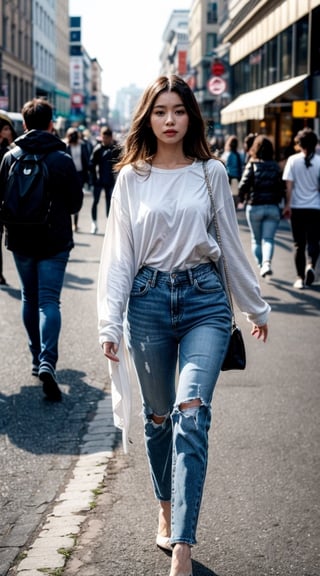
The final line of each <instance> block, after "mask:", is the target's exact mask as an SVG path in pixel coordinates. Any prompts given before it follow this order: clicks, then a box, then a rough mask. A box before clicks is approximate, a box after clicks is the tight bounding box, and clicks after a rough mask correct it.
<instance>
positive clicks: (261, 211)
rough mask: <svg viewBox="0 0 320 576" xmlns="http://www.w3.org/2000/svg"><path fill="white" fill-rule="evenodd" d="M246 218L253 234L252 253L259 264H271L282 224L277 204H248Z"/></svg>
mask: <svg viewBox="0 0 320 576" xmlns="http://www.w3.org/2000/svg"><path fill="white" fill-rule="evenodd" d="M246 218H247V222H248V226H249V228H250V233H251V251H252V254H253V256H254V258H255V260H256V262H257V264H258V266H262V264H263V263H264V262H271V260H272V257H273V252H274V239H275V234H276V232H277V229H278V226H279V222H280V209H279V206H278V205H277V204H263V205H253V206H251V205H250V204H247V207H246Z"/></svg>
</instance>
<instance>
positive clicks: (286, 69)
mask: <svg viewBox="0 0 320 576" xmlns="http://www.w3.org/2000/svg"><path fill="white" fill-rule="evenodd" d="M292 76H293V74H292V26H290V28H287V29H286V30H284V31H283V32H281V34H280V78H279V80H280V81H281V80H287V79H288V78H291V77H292Z"/></svg>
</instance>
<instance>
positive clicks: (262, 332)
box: [251, 324, 268, 342]
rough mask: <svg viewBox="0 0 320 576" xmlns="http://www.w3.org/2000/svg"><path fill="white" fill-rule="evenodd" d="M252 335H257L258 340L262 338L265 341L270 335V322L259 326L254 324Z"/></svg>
mask: <svg viewBox="0 0 320 576" xmlns="http://www.w3.org/2000/svg"><path fill="white" fill-rule="evenodd" d="M251 335H252V336H255V337H256V338H257V340H260V338H261V339H262V341H263V342H266V340H267V337H268V324H263V326H257V325H256V324H253V328H252V330H251Z"/></svg>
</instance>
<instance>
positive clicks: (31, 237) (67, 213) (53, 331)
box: [0, 98, 83, 402]
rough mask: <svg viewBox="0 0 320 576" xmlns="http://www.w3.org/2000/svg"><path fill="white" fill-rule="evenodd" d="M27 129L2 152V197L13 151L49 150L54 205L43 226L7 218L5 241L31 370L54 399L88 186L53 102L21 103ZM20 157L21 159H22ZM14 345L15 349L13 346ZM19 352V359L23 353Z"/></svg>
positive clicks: (57, 394)
mask: <svg viewBox="0 0 320 576" xmlns="http://www.w3.org/2000/svg"><path fill="white" fill-rule="evenodd" d="M22 115H23V119H24V124H25V128H26V133H25V134H23V135H22V136H20V137H19V138H17V139H16V140H15V144H16V146H15V147H14V148H13V150H12V151H11V150H10V151H9V152H7V153H6V154H5V156H4V157H3V161H2V164H1V167H0V202H1V200H2V194H3V190H4V189H5V184H6V181H7V177H8V173H9V170H10V167H11V165H12V164H13V162H15V156H14V155H13V152H15V151H16V150H17V147H20V148H21V149H22V150H23V152H26V153H30V154H35V155H43V154H44V155H45V157H44V158H43V160H42V161H44V162H45V163H46V166H47V170H48V174H49V178H48V184H47V185H48V188H47V191H48V193H49V194H50V198H51V207H50V212H49V215H48V219H47V221H46V222H47V224H46V225H44V226H40V227H39V225H32V224H28V227H27V228H26V227H25V226H24V225H20V224H17V223H14V224H12V223H11V224H8V223H7V224H6V225H5V229H6V246H7V248H8V250H11V251H12V253H13V257H14V261H15V264H16V268H17V272H18V275H19V278H20V284H21V296H22V318H23V323H24V326H25V329H26V332H27V335H28V344H29V349H30V352H31V356H32V375H33V376H38V377H39V379H40V380H41V382H42V385H43V392H44V394H45V396H46V398H47V400H50V401H52V402H57V401H60V400H61V391H60V389H59V387H58V384H57V381H56V374H55V368H56V363H57V360H58V339H59V333H60V328H61V313H60V294H61V290H62V285H63V280H64V274H65V269H66V266H67V263H68V260H69V254H70V251H71V250H72V248H73V246H74V242H73V235H72V222H71V215H72V214H75V213H77V212H79V210H80V208H81V206H82V201H83V192H82V186H81V183H80V180H79V178H78V175H77V171H76V168H75V165H74V163H73V161H72V158H71V157H70V155H69V154H67V152H66V145H65V143H64V142H62V140H61V139H60V138H58V137H57V136H55V135H54V134H52V129H53V123H52V106H51V105H50V104H49V102H47V101H46V100H42V99H40V98H34V99H33V100H30V101H29V102H26V104H25V105H24V107H23V109H22ZM18 162H19V160H18ZM13 350H14V349H13ZM13 353H14V354H15V356H14V361H17V359H18V358H19V355H17V354H16V352H15V351H13Z"/></svg>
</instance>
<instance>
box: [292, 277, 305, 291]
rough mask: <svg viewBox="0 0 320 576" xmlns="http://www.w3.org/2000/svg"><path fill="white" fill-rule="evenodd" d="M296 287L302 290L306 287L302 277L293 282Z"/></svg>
mask: <svg viewBox="0 0 320 576" xmlns="http://www.w3.org/2000/svg"><path fill="white" fill-rule="evenodd" d="M293 287H294V288H298V290H302V289H303V288H304V282H303V280H302V278H297V279H296V281H295V282H294V284H293Z"/></svg>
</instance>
